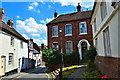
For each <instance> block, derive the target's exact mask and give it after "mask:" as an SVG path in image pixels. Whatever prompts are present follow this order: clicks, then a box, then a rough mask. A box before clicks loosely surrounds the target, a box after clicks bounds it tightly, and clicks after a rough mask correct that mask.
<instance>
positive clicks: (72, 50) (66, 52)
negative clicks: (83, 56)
mask: <svg viewBox="0 0 120 80" xmlns="http://www.w3.org/2000/svg"><path fill="white" fill-rule="evenodd" d="M67 42H71V44H72V46H71V47H72V52H73V42H72V41H66V43H67ZM66 43H65V46H66ZM65 48H66V54H70V53H72V52H70V53H68V52H69V51H68V52H67V46H66V47H65Z"/></svg>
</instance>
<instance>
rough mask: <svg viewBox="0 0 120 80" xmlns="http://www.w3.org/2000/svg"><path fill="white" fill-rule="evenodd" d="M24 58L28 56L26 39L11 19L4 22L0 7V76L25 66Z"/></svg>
mask: <svg viewBox="0 0 120 80" xmlns="http://www.w3.org/2000/svg"><path fill="white" fill-rule="evenodd" d="M25 58H26V59H27V58H28V45H27V40H26V39H25V38H24V37H23V36H22V35H20V34H19V33H18V32H17V31H16V30H15V29H14V28H13V20H11V19H10V20H8V22H7V24H6V23H5V22H4V9H3V8H0V76H3V75H5V74H9V73H12V72H20V71H21V69H24V68H26V66H27V60H24V59H25ZM23 61H24V63H23Z"/></svg>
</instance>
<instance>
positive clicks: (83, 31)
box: [79, 22, 87, 35]
mask: <svg viewBox="0 0 120 80" xmlns="http://www.w3.org/2000/svg"><path fill="white" fill-rule="evenodd" d="M79 26H80V35H82V34H87V27H86V22H81V23H80V25H79Z"/></svg>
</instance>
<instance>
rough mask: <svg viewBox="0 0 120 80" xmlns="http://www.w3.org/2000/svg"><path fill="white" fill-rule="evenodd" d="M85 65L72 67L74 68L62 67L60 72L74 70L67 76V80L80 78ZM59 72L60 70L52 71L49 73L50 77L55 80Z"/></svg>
mask: <svg viewBox="0 0 120 80" xmlns="http://www.w3.org/2000/svg"><path fill="white" fill-rule="evenodd" d="M86 66H87V65H86V64H82V65H74V66H69V67H64V68H62V71H66V70H70V69H76V70H75V71H74V72H73V73H72V74H71V75H70V76H69V80H71V79H77V78H79V79H80V78H82V75H83V74H84V72H85V71H84V69H85V68H86ZM59 71H60V69H57V70H55V71H52V72H51V73H50V75H52V77H53V79H54V80H55V79H56V78H58V75H59Z"/></svg>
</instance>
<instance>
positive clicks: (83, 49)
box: [81, 41, 87, 60]
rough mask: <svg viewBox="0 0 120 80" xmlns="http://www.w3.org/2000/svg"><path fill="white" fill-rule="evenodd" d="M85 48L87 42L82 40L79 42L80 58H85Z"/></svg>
mask: <svg viewBox="0 0 120 80" xmlns="http://www.w3.org/2000/svg"><path fill="white" fill-rule="evenodd" d="M86 50H87V43H86V42H85V41H83V42H82V43H81V52H82V60H85V59H84V54H85V51H86Z"/></svg>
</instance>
